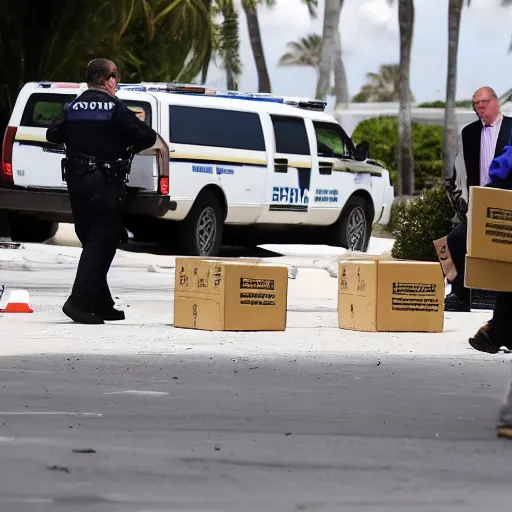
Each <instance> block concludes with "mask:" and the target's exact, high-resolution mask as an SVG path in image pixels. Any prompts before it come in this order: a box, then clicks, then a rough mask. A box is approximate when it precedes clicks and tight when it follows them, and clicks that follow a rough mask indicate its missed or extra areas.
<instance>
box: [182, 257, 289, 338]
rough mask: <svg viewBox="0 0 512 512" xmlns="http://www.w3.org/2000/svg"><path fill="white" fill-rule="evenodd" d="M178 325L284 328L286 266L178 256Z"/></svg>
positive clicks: (217, 328)
mask: <svg viewBox="0 0 512 512" xmlns="http://www.w3.org/2000/svg"><path fill="white" fill-rule="evenodd" d="M175 275H176V284H175V292H174V326H175V327H185V328H190V329H203V330H207V331H284V330H285V328H286V307H287V298H288V269H287V267H285V266H270V265H264V264H253V263H251V264H248V263H244V262H241V261H240V262H237V261H222V260H217V259H197V258H177V259H176V273H175Z"/></svg>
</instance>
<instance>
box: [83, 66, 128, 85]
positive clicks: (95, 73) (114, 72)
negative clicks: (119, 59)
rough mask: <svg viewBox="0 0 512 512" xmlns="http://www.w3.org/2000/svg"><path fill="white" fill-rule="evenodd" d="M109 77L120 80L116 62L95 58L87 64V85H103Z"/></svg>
mask: <svg viewBox="0 0 512 512" xmlns="http://www.w3.org/2000/svg"><path fill="white" fill-rule="evenodd" d="M109 78H115V79H116V80H117V81H118V82H119V80H120V78H121V77H120V73H119V69H118V68H117V66H116V65H115V63H114V62H112V61H111V60H108V59H94V60H91V62H89V64H88V65H87V71H86V72H85V81H86V82H87V85H89V86H93V87H101V86H103V85H105V82H106V81H107V80H108V79H109Z"/></svg>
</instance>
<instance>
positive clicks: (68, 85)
mask: <svg viewBox="0 0 512 512" xmlns="http://www.w3.org/2000/svg"><path fill="white" fill-rule="evenodd" d="M38 87H42V88H43V89H77V88H79V87H80V83H79V82H40V83H39V84H38Z"/></svg>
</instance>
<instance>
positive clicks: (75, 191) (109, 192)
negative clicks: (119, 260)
mask: <svg viewBox="0 0 512 512" xmlns="http://www.w3.org/2000/svg"><path fill="white" fill-rule="evenodd" d="M67 182H68V190H69V196H70V201H71V209H72V212H73V217H74V222H75V231H76V234H77V236H78V238H79V240H80V242H81V243H82V247H83V250H82V254H81V256H80V261H79V263H78V269H77V273H76V277H75V282H74V284H73V290H72V292H71V296H70V298H69V300H70V302H71V303H72V305H73V306H75V307H76V308H77V309H79V310H81V311H85V312H94V311H101V310H105V309H109V308H111V307H112V306H113V305H114V301H113V299H112V295H111V294H110V290H109V287H108V284H107V273H108V271H109V269H110V265H111V264H112V260H113V259H114V256H115V254H116V250H117V245H118V243H119V240H120V238H121V233H122V229H123V210H122V205H121V203H120V197H121V194H122V186H123V185H122V184H121V183H120V182H119V181H113V182H111V183H110V184H108V183H107V182H106V181H105V178H104V176H103V175H102V174H101V172H100V171H95V172H94V173H92V174H85V175H83V176H77V175H75V174H71V175H70V176H69V177H68V180H67Z"/></svg>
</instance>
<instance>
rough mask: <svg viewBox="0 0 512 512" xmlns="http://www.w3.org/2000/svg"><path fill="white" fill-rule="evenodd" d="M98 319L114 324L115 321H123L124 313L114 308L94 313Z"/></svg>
mask: <svg viewBox="0 0 512 512" xmlns="http://www.w3.org/2000/svg"><path fill="white" fill-rule="evenodd" d="M94 314H95V315H96V316H98V317H99V318H101V319H103V320H106V321H107V322H114V321H116V320H125V319H126V317H125V315H124V311H120V310H119V309H116V308H110V309H103V310H97V311H95V312H94Z"/></svg>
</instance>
